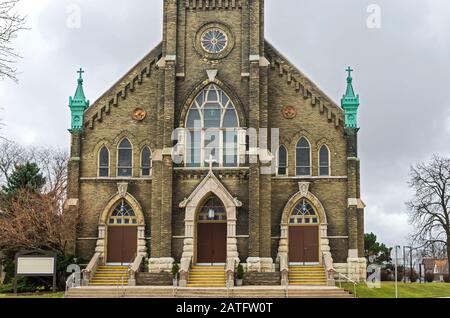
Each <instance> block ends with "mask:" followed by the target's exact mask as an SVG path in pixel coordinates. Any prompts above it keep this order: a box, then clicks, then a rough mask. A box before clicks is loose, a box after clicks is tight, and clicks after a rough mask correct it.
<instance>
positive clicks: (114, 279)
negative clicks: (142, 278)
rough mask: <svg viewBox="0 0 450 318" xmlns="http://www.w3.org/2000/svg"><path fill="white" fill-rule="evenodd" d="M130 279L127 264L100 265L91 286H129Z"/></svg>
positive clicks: (90, 283)
mask: <svg viewBox="0 0 450 318" xmlns="http://www.w3.org/2000/svg"><path fill="white" fill-rule="evenodd" d="M128 279H129V274H128V267H127V266H99V267H98V268H97V271H96V272H95V274H94V277H93V278H92V280H91V281H90V282H89V286H122V285H125V286H127V285H128Z"/></svg>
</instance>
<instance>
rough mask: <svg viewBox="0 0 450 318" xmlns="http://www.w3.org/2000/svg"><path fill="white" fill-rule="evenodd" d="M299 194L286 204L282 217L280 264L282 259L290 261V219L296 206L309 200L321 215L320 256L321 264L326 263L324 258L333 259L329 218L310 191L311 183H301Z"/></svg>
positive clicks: (278, 258)
mask: <svg viewBox="0 0 450 318" xmlns="http://www.w3.org/2000/svg"><path fill="white" fill-rule="evenodd" d="M298 185H299V192H297V193H296V194H294V195H293V196H292V197H291V199H290V200H289V201H288V203H287V204H286V206H285V208H284V210H283V214H282V216H281V237H280V242H279V247H278V257H277V260H278V262H280V261H281V260H282V259H284V261H286V262H287V260H288V259H289V217H290V215H291V214H292V211H293V210H294V208H295V206H296V204H297V203H298V202H299V201H300V200H301V199H307V200H308V201H309V202H310V203H311V204H312V205H313V207H314V208H315V209H316V211H317V213H318V215H319V233H320V242H319V244H320V250H321V252H322V253H321V255H319V259H320V263H322V262H323V261H324V259H323V258H324V257H325V258H327V259H330V258H331V248H330V242H329V239H328V218H327V214H326V212H325V209H324V207H323V205H322V203H321V202H320V200H319V199H318V198H317V197H316V196H315V195H314V194H312V193H311V192H310V191H309V185H310V183H309V182H299V184H298Z"/></svg>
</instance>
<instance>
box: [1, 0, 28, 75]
mask: <svg viewBox="0 0 450 318" xmlns="http://www.w3.org/2000/svg"><path fill="white" fill-rule="evenodd" d="M19 1H20V0H0V79H3V78H5V77H6V78H9V79H12V80H13V81H15V82H17V76H16V75H17V69H16V68H14V67H13V64H14V63H16V62H17V59H19V58H20V55H19V54H18V53H17V52H16V50H15V49H14V47H13V45H12V42H13V40H14V39H15V38H17V35H18V33H19V32H20V31H21V30H26V29H27V28H26V26H25V23H26V17H25V16H22V15H20V14H19V13H17V11H16V9H17V8H16V5H17V3H18V2H19Z"/></svg>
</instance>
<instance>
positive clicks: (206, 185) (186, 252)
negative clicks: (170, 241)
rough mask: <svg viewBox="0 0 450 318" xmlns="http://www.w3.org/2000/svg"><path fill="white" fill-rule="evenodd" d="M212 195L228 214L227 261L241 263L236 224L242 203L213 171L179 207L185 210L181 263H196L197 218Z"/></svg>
mask: <svg viewBox="0 0 450 318" xmlns="http://www.w3.org/2000/svg"><path fill="white" fill-rule="evenodd" d="M210 194H214V195H216V196H217V197H218V198H219V199H220V200H221V201H222V203H223V205H224V207H225V209H226V213H227V259H235V260H236V262H239V252H238V248H237V237H236V222H237V208H239V207H241V206H242V203H241V202H240V201H239V200H238V199H237V198H233V196H232V195H231V194H230V193H229V192H228V190H227V189H226V188H225V186H224V185H223V184H222V183H221V182H220V181H219V179H217V177H216V176H215V175H214V173H213V172H212V171H210V173H209V174H208V175H207V176H206V178H205V179H203V181H202V182H201V183H200V184H199V185H198V186H197V188H196V189H195V190H194V191H193V192H192V194H191V195H190V197H189V198H186V199H184V200H183V202H181V203H180V205H179V207H180V208H184V209H185V220H184V222H185V238H184V243H183V254H182V259H181V262H182V263H183V262H189V263H190V262H191V261H192V262H195V250H196V245H197V244H196V238H195V228H196V225H197V222H196V217H197V213H198V209H199V208H200V206H201V204H202V203H203V202H204V201H205V200H206V199H207V198H208V196H209V195H210Z"/></svg>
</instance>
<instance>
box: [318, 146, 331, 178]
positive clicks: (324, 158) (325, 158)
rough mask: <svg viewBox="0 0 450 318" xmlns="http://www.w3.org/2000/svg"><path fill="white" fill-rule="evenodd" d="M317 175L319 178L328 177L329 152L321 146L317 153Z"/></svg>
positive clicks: (325, 147)
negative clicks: (318, 174)
mask: <svg viewBox="0 0 450 318" xmlns="http://www.w3.org/2000/svg"><path fill="white" fill-rule="evenodd" d="M319 173H320V175H321V176H329V175H330V151H329V150H328V147H327V146H325V145H323V146H322V147H321V148H320V152H319Z"/></svg>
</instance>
